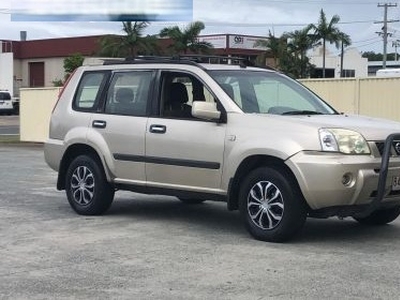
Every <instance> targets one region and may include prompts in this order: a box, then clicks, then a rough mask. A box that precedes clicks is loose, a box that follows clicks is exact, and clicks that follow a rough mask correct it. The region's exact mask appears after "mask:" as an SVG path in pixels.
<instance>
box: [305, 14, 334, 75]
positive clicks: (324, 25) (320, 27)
mask: <svg viewBox="0 0 400 300" xmlns="http://www.w3.org/2000/svg"><path fill="white" fill-rule="evenodd" d="M339 21H340V17H339V16H338V15H334V16H333V17H332V19H331V20H330V21H329V22H328V21H327V19H326V15H325V13H324V11H323V9H321V11H320V16H319V20H318V24H317V25H314V24H310V26H311V28H312V29H314V40H315V41H316V42H317V41H322V77H323V78H325V60H326V42H329V43H330V44H332V43H334V44H335V45H336V48H339V42H340V30H339V28H338V27H337V26H336V25H337V24H338V23H339Z"/></svg>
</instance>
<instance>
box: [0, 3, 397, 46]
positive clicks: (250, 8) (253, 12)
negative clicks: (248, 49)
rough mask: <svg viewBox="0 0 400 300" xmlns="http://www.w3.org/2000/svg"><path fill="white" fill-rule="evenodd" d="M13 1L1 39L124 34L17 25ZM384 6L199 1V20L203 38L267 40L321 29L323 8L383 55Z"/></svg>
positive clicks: (4, 6)
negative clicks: (218, 35) (228, 35)
mask: <svg viewBox="0 0 400 300" xmlns="http://www.w3.org/2000/svg"><path fill="white" fill-rule="evenodd" d="M13 1H15V2H14V3H17V2H16V0H1V3H0V39H12V40H18V39H19V32H20V31H21V30H25V31H27V32H28V39H45V38H54V37H67V36H82V35H98V34H99V35H100V34H107V33H116V34H120V33H121V22H51V23H49V22H16V21H11V16H10V11H11V9H12V8H13V7H15V5H14V6H13ZM21 1H22V2H24V0H19V1H18V3H21ZM25 1H30V0H25ZM36 1H38V2H39V0H36ZM41 1H45V0H41ZM53 1H54V0H53ZM81 1H84V0H81ZM86 1H88V0H86ZM91 1H94V0H91ZM98 1H99V2H102V0H98ZM125 1H127V0H125ZM132 1H134V0H132ZM153 1H157V0H153ZM158 1H162V0H158ZM107 2H108V1H107ZM115 2H116V0H114V3H115ZM397 2H398V1H391V3H397ZM65 3H68V1H65ZM378 3H379V2H378V1H374V0H219V1H218V0H193V20H200V21H203V22H204V23H205V25H206V29H205V30H204V31H203V32H202V33H204V34H214V33H215V34H216V33H232V34H235V33H240V34H249V35H264V36H265V35H267V34H268V31H271V32H273V33H275V34H276V35H280V34H282V33H283V32H285V31H292V30H295V29H301V28H302V27H304V26H305V25H306V24H309V23H317V22H318V17H319V11H320V10H321V8H322V9H323V10H324V11H325V13H326V15H327V17H328V20H330V18H331V17H332V16H333V15H334V14H337V15H339V16H340V24H339V27H340V29H341V30H342V31H344V32H346V33H347V34H349V35H350V36H351V39H352V41H353V46H354V47H357V48H358V49H359V50H360V51H369V50H373V51H376V52H382V38H381V37H379V36H378V34H376V32H377V31H380V30H381V28H382V24H374V22H375V21H382V20H383V14H384V9H383V7H378ZM382 3H383V2H382ZM388 19H389V20H398V19H400V4H399V6H398V7H391V8H389V10H388ZM176 24H178V25H181V26H183V25H185V23H165V22H152V23H151V25H150V27H149V29H148V32H147V33H148V34H153V33H158V32H159V31H160V29H162V28H163V27H166V26H171V25H176ZM389 32H391V33H392V34H393V35H392V37H390V38H389V43H388V51H389V52H392V51H394V48H392V40H396V39H399V40H400V23H391V24H389ZM398 52H400V49H398Z"/></svg>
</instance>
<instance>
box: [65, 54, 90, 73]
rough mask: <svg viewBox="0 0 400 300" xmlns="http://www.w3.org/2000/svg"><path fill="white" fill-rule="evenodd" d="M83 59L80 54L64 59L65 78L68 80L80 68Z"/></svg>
mask: <svg viewBox="0 0 400 300" xmlns="http://www.w3.org/2000/svg"><path fill="white" fill-rule="evenodd" d="M84 60H85V58H84V57H83V56H82V54H80V53H76V54H72V55H71V56H69V57H67V58H65V59H64V71H65V77H66V78H68V77H69V75H71V73H72V72H74V71H75V69H76V68H78V67H80V66H82V64H83V61H84Z"/></svg>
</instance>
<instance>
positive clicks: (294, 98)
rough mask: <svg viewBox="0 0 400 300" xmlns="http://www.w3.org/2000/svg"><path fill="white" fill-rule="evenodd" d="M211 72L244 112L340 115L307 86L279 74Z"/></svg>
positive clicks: (236, 71)
mask: <svg viewBox="0 0 400 300" xmlns="http://www.w3.org/2000/svg"><path fill="white" fill-rule="evenodd" d="M209 74H210V75H211V76H212V77H213V78H214V79H215V80H216V81H217V82H218V84H219V85H220V86H221V87H222V88H223V89H224V91H225V92H226V93H227V94H228V95H229V96H230V97H231V98H232V100H233V101H235V103H236V104H237V105H238V106H239V107H240V108H241V109H242V110H243V112H245V113H265V114H278V115H302V114H304V115H313V114H337V112H336V111H335V110H334V109H333V108H331V107H330V106H329V105H328V104H326V103H325V102H324V101H323V100H321V99H320V98H318V97H317V96H316V95H314V94H313V93H311V92H310V91H309V90H308V89H306V88H305V87H303V86H302V85H300V84H299V83H297V82H296V81H295V80H292V79H290V78H288V77H286V76H284V75H281V74H279V73H273V72H265V71H250V70H231V71H221V70H218V71H216V70H212V71H209Z"/></svg>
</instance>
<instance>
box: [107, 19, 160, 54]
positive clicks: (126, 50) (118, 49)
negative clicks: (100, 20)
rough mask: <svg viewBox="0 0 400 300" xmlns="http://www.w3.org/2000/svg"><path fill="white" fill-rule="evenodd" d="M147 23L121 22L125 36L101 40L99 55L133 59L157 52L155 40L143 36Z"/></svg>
mask: <svg viewBox="0 0 400 300" xmlns="http://www.w3.org/2000/svg"><path fill="white" fill-rule="evenodd" d="M149 24H150V23H148V22H130V21H127V22H122V30H123V31H124V33H125V35H123V36H114V35H110V36H107V37H105V38H103V39H102V40H101V51H100V55H103V56H111V57H118V56H120V57H121V56H123V57H135V56H137V55H138V54H154V53H157V52H158V48H157V38H156V37H155V36H149V35H148V36H143V33H144V30H145V29H146V28H147V27H148V26H149Z"/></svg>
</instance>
